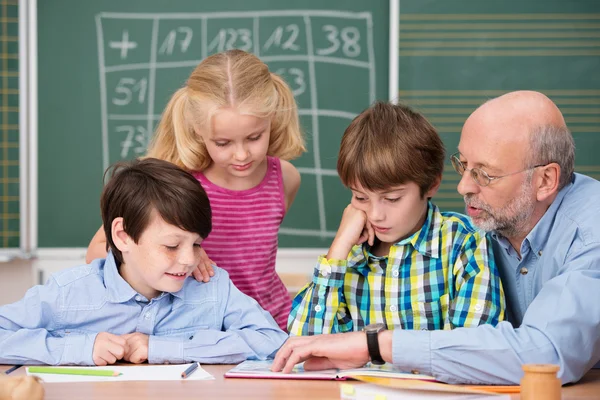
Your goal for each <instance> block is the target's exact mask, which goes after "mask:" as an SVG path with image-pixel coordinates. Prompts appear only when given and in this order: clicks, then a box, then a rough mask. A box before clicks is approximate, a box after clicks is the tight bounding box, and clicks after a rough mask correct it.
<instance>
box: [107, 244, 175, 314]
mask: <svg viewBox="0 0 600 400" xmlns="http://www.w3.org/2000/svg"><path fill="white" fill-rule="evenodd" d="M104 285H105V286H106V290H107V300H108V301H110V302H111V303H126V302H128V301H129V300H131V299H132V298H133V297H135V296H137V295H140V296H142V295H141V294H139V293H138V292H136V291H135V290H134V289H133V288H132V287H131V285H129V283H127V281H126V280H125V279H123V277H122V276H121V274H119V269H118V267H117V261H116V260H115V257H114V255H113V253H112V251H109V252H108V254H107V255H106V260H105V261H104ZM184 288H185V285H184V287H182V288H181V290H179V291H178V292H175V293H166V292H163V293H161V294H160V295H159V296H158V297H156V298H155V299H154V300H155V301H156V300H158V299H161V298H163V297H165V296H168V295H170V294H172V295H173V296H175V297H177V298H180V299H183V298H184ZM142 297H143V298H144V299H145V300H147V301H150V300H151V299H146V298H145V297H144V296H142Z"/></svg>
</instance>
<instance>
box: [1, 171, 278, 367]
mask: <svg viewBox="0 0 600 400" xmlns="http://www.w3.org/2000/svg"><path fill="white" fill-rule="evenodd" d="M111 176H112V178H111V179H110V181H109V182H108V183H107V184H106V186H105V188H104V190H103V192H102V197H101V209H102V221H103V223H104V225H103V226H104V227H105V228H104V229H105V233H106V237H107V238H108V241H107V245H108V247H109V253H108V255H107V257H106V259H96V260H94V261H93V262H92V263H90V264H87V265H83V266H79V267H75V268H70V269H67V270H65V271H62V272H60V273H58V274H55V275H54V276H52V277H51V278H50V279H49V281H48V283H46V285H43V286H34V287H33V288H31V289H29V290H28V291H27V293H26V295H25V297H24V298H23V299H22V300H20V301H18V302H16V303H13V304H8V305H5V306H1V307H0V364H51V365H58V364H79V365H94V364H95V365H107V364H113V363H115V362H116V361H117V360H123V361H127V362H132V363H141V362H144V361H148V362H149V363H151V364H159V363H166V362H169V363H184V362H190V361H199V362H202V363H238V362H240V361H243V360H245V359H266V358H267V357H269V356H270V355H271V354H272V353H274V352H275V351H276V350H277V349H279V347H280V346H281V345H282V344H283V342H284V341H285V340H286V338H287V335H286V334H285V333H284V332H283V331H281V330H280V329H279V328H278V326H277V324H276V323H275V321H274V320H273V318H272V317H271V316H270V315H269V313H267V312H265V311H264V310H263V309H262V308H261V307H260V306H259V305H258V303H257V302H256V301H255V300H253V299H251V298H250V297H248V296H246V295H244V294H243V293H241V292H240V291H239V290H238V289H237V288H236V287H235V286H234V285H233V283H232V282H231V280H230V279H229V276H228V274H227V272H225V271H224V270H222V269H219V268H215V269H214V270H215V271H214V272H215V275H214V277H212V278H211V280H210V282H207V283H204V282H198V281H196V280H195V279H193V278H189V277H190V275H191V272H192V270H193V269H194V268H195V267H196V265H198V262H199V257H200V246H201V243H202V240H203V239H205V238H206V237H207V235H208V234H209V232H210V230H211V210H210V204H209V201H208V197H207V196H206V193H205V192H204V189H202V187H201V186H200V183H199V182H198V181H197V180H196V179H195V178H194V177H193V176H191V175H190V174H188V173H187V172H185V171H183V170H181V169H180V168H178V167H176V166H174V165H173V164H170V163H168V162H166V161H161V160H157V159H145V160H140V161H133V162H131V163H126V164H120V165H117V166H115V167H114V168H113V170H112V174H111Z"/></svg>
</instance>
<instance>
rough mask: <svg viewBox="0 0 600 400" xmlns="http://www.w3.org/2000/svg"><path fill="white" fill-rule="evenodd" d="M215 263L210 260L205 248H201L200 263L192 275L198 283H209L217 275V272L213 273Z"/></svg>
mask: <svg viewBox="0 0 600 400" xmlns="http://www.w3.org/2000/svg"><path fill="white" fill-rule="evenodd" d="M213 264H214V263H213V262H212V260H211V259H210V258H208V254H206V252H205V251H204V249H203V248H200V263H199V264H198V266H197V267H196V269H195V270H194V271H192V275H193V276H194V279H196V280H197V281H198V282H208V281H209V280H210V277H211V276H214V275H215V271H213V267H212V266H213Z"/></svg>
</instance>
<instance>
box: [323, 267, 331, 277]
mask: <svg viewBox="0 0 600 400" xmlns="http://www.w3.org/2000/svg"><path fill="white" fill-rule="evenodd" d="M329 274H331V267H330V266H329V265H323V266H322V267H321V275H323V276H325V277H327V276H329Z"/></svg>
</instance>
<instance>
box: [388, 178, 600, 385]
mask: <svg viewBox="0 0 600 400" xmlns="http://www.w3.org/2000/svg"><path fill="white" fill-rule="evenodd" d="M492 237H493V239H494V240H493V246H494V247H493V249H494V256H495V258H496V263H497V264H498V268H499V270H500V275H501V278H502V283H503V285H504V291H505V294H506V299H507V306H508V307H507V316H508V318H509V321H505V322H501V323H499V324H498V325H497V326H496V327H493V326H491V325H482V326H479V327H477V328H471V329H466V328H460V329H455V330H453V331H432V332H420V331H400V330H395V331H394V333H393V335H394V336H393V342H392V352H393V361H394V364H395V365H397V366H399V367H400V368H403V369H406V370H409V371H410V370H419V371H420V372H422V373H424V374H431V375H434V376H435V377H436V378H437V379H439V380H441V381H444V382H449V383H487V384H518V383H519V381H520V379H521V377H522V376H523V372H522V369H521V366H522V365H523V364H528V363H549V364H557V365H559V366H560V371H559V373H558V376H559V378H560V379H561V380H562V382H563V383H568V382H575V381H578V380H579V379H580V378H581V377H582V376H583V375H584V374H585V373H586V372H587V371H588V370H589V369H590V368H592V367H593V366H594V364H596V363H598V362H599V361H600V182H598V181H596V180H594V179H592V178H589V177H587V176H584V175H580V174H575V178H574V181H573V182H572V183H570V184H568V185H567V186H566V187H564V188H563V189H562V190H561V191H560V192H559V193H558V195H557V197H556V199H555V200H554V202H553V203H552V205H551V206H550V207H549V208H548V210H547V211H546V213H545V214H544V216H543V217H542V218H541V219H540V221H539V222H538V224H537V225H536V226H535V227H534V228H533V229H532V230H531V232H530V233H529V234H528V235H527V237H526V238H525V240H524V241H523V244H522V246H521V256H522V257H521V258H519V257H518V255H517V252H516V251H514V249H513V248H512V247H511V245H510V244H509V243H508V241H507V240H506V239H505V238H503V237H501V236H500V235H498V234H492Z"/></svg>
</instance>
